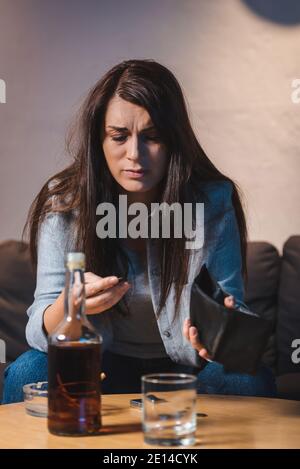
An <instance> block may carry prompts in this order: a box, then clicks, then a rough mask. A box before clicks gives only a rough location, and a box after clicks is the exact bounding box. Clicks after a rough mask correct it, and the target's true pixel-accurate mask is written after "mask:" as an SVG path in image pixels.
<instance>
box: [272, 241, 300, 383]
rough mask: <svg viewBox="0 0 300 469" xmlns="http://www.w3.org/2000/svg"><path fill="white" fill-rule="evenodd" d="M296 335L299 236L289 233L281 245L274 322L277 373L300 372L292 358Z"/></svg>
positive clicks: (298, 324)
mask: <svg viewBox="0 0 300 469" xmlns="http://www.w3.org/2000/svg"><path fill="white" fill-rule="evenodd" d="M295 339H300V236H291V237H290V238H289V239H288V240H287V241H286V243H285V244H284V246H283V253H282V267H281V274H280V288H279V299H278V325H277V349H278V374H280V375H281V374H285V373H293V372H300V364H299V363H293V361H292V353H293V351H295V349H294V348H293V347H292V342H293V341H294V340H295ZM298 355H299V354H298Z"/></svg>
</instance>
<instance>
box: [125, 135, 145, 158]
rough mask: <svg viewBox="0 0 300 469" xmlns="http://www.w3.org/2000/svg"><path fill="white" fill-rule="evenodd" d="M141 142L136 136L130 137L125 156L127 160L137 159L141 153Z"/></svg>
mask: <svg viewBox="0 0 300 469" xmlns="http://www.w3.org/2000/svg"><path fill="white" fill-rule="evenodd" d="M142 147H143V144H142V142H141V141H140V140H139V138H138V137H134V136H133V137H132V138H131V139H130V142H129V145H128V151H127V158H128V159H129V160H138V159H139V158H140V157H141V155H142V153H143V148H142Z"/></svg>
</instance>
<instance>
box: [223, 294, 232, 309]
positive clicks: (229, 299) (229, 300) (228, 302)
mask: <svg viewBox="0 0 300 469" xmlns="http://www.w3.org/2000/svg"><path fill="white" fill-rule="evenodd" d="M224 306H226V308H234V307H235V299H234V296H232V295H230V296H226V298H225V299H224Z"/></svg>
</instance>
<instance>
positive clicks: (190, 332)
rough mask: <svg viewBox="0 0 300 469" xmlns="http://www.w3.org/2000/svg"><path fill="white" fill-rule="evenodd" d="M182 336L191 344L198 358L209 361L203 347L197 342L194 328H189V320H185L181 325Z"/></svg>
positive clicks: (197, 336)
mask: <svg viewBox="0 0 300 469" xmlns="http://www.w3.org/2000/svg"><path fill="white" fill-rule="evenodd" d="M183 335H184V337H185V338H186V339H187V340H188V341H189V342H190V343H191V345H192V347H193V348H194V349H195V350H197V352H198V353H199V355H200V357H202V358H204V359H205V360H210V356H209V354H208V352H207V350H206V348H204V347H203V345H202V344H201V342H200V341H199V335H198V331H197V329H196V327H194V326H191V320H190V319H186V320H185V321H184V324H183Z"/></svg>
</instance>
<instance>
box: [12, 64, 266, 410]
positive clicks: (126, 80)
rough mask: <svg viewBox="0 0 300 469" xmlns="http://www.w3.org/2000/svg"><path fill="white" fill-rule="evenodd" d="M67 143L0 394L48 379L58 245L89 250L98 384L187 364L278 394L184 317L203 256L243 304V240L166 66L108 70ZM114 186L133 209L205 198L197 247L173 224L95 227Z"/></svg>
mask: <svg viewBox="0 0 300 469" xmlns="http://www.w3.org/2000/svg"><path fill="white" fill-rule="evenodd" d="M68 148H69V151H70V153H71V155H72V156H73V163H72V164H71V165H70V166H69V167H68V168H66V169H65V170H64V171H62V172H60V173H58V174H56V175H55V176H53V177H52V178H50V179H49V180H48V181H47V183H46V184H45V185H44V187H43V188H42V190H41V191H40V193H39V194H38V196H37V198H36V199H35V201H34V203H33V205H32V207H31V211H30V214H29V218H28V226H29V228H30V248H31V254H32V259H33V262H34V264H35V265H37V286H36V292H35V300H34V303H33V305H32V306H31V307H30V308H29V310H28V315H29V322H28V325H27V329H26V336H27V340H28V343H29V345H30V346H31V347H32V350H30V351H29V352H26V353H25V354H24V355H22V356H21V357H19V358H18V359H17V360H16V362H15V363H14V364H12V365H11V366H10V367H8V369H7V370H6V381H5V391H4V402H5V403H6V402H14V401H18V400H21V399H22V394H21V389H22V385H23V384H25V383H27V382H31V381H38V380H46V379H47V354H46V353H45V352H46V351H47V335H48V334H51V333H52V331H53V330H54V329H55V327H56V326H57V324H58V323H59V321H60V320H61V319H62V317H63V296H64V291H63V289H64V278H65V277H64V276H65V269H64V254H65V253H66V252H67V251H71V250H74V249H76V250H81V251H83V252H84V253H85V254H86V260H87V271H88V272H87V273H86V274H85V281H86V296H87V300H86V312H87V314H88V315H89V318H90V320H91V322H92V323H93V324H94V326H95V327H96V328H97V329H98V330H99V331H100V332H101V334H102V336H103V339H104V348H105V353H104V356H103V368H104V371H105V373H106V375H107V378H106V380H105V381H104V384H103V388H104V392H108V393H121V392H139V390H140V377H141V375H142V374H145V373H149V372H159V371H160V372H166V371H174V372H176V371H189V372H194V373H197V374H198V376H199V392H201V391H203V392H209V393H224V394H226V393H228V394H250V395H251V394H252V395H274V392H275V391H274V382H273V378H272V375H271V374H270V372H269V371H268V370H266V369H265V368H263V367H262V368H261V370H260V372H259V373H258V374H257V375H256V376H255V377H253V376H248V375H239V374H233V373H231V374H226V373H225V372H224V370H223V367H222V366H221V365H220V364H217V363H214V362H211V361H209V360H210V359H209V356H208V354H207V351H206V350H205V349H204V348H203V346H202V345H201V343H200V342H199V340H198V331H197V330H196V328H195V327H191V324H190V322H189V318H188V317H189V307H188V305H189V293H190V287H191V284H192V282H193V280H194V278H195V277H196V275H197V273H198V272H199V270H200V267H201V265H202V264H203V263H204V262H205V263H206V265H207V267H208V269H209V270H210V272H211V274H212V275H213V276H214V277H215V278H216V280H217V281H218V282H219V283H220V285H221V286H222V287H223V289H224V290H226V291H227V292H228V293H230V294H231V296H230V297H228V298H226V300H225V306H227V307H234V306H236V307H239V306H241V305H242V304H243V303H242V301H243V280H242V278H243V277H242V276H243V273H245V256H246V238H247V237H246V223H245V217H244V213H243V209H242V206H241V202H240V198H239V195H238V190H237V188H236V185H235V184H234V183H233V182H232V181H231V180H230V179H229V178H228V177H226V176H224V175H223V174H222V173H221V172H220V171H218V170H217V169H216V167H215V166H214V165H213V164H212V162H211V161H210V160H209V159H208V157H207V156H206V155H205V153H204V151H203V149H202V148H201V146H200V144H199V143H198V141H197V139H196V137H195V135H194V132H193V130H192V127H191V124H190V121H189V118H188V114H187V109H186V105H185V102H184V98H183V94H182V91H181V88H180V86H179V84H178V82H177V80H176V78H175V77H174V76H173V74H172V73H171V72H170V71H169V70H168V69H166V68H165V67H163V66H162V65H160V64H158V63H156V62H154V61H152V60H129V61H125V62H122V63H121V64H119V65H117V66H115V67H114V68H112V69H111V70H110V71H109V72H108V73H107V74H106V75H105V76H104V77H103V78H102V79H101V80H100V81H99V82H98V83H97V84H96V85H95V86H94V88H93V89H92V90H91V91H90V93H89V95H88V96H87V98H86V100H85V102H84V103H83V106H82V109H81V112H80V115H79V119H78V120H77V121H76V123H75V125H74V127H73V129H72V131H71V133H70V139H69V145H68ZM121 195H126V196H127V199H126V200H127V207H128V208H129V207H130V206H131V204H133V203H136V202H140V203H143V204H144V205H145V206H146V207H147V208H150V207H151V204H152V203H153V202H159V203H162V202H165V203H167V204H169V206H170V205H171V204H173V203H179V204H181V206H183V204H184V203H192V204H193V206H194V207H195V206H196V203H198V202H203V203H204V207H205V209H204V214H205V225H204V245H203V246H202V247H201V248H198V249H194V250H189V249H186V246H185V241H186V239H185V236H182V237H181V238H177V237H175V235H174V225H173V222H172V227H173V232H172V234H171V235H170V236H169V237H168V238H164V237H160V238H158V239H151V237H150V238H148V239H147V238H138V239H134V238H122V237H121V236H120V231H121V230H122V229H123V228H124V227H121V226H120V224H119V225H118V226H117V232H118V235H119V236H118V235H117V236H116V237H107V238H101V237H99V236H97V232H96V226H97V221H98V219H99V217H98V215H97V207H98V206H99V204H101V203H103V202H106V203H107V202H108V203H112V204H114V206H116V207H117V204H118V199H119V196H121ZM194 218H195V215H194ZM129 221H130V217H129ZM196 226H197V227H198V225H196ZM198 228H199V227H198ZM202 228H203V227H202ZM120 276H123V277H124V276H125V277H127V281H125V282H119V280H118V277H120ZM195 350H196V351H197V353H195ZM200 370H201V371H200Z"/></svg>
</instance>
